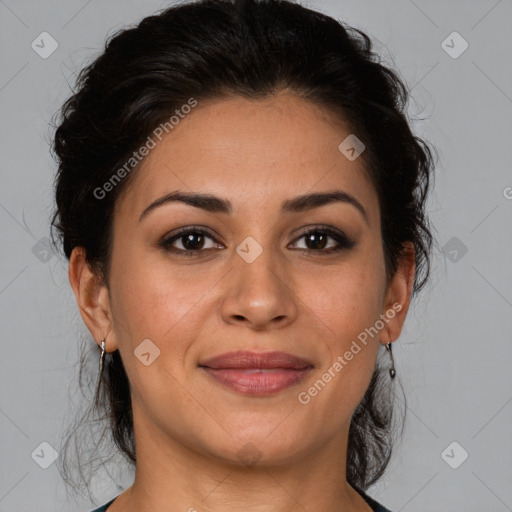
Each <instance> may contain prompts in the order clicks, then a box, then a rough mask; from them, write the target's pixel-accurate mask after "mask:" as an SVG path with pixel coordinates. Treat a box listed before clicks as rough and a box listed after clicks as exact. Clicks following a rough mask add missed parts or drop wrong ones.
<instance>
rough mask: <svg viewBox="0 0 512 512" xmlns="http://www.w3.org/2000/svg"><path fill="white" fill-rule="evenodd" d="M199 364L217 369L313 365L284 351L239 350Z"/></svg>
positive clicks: (286, 367) (289, 367)
mask: <svg viewBox="0 0 512 512" xmlns="http://www.w3.org/2000/svg"><path fill="white" fill-rule="evenodd" d="M199 366H206V367H208V368H213V369H217V370H218V369H221V368H223V369H229V368H233V369H235V368H236V369H254V368H257V369H275V368H283V369H291V370H304V369H306V368H310V367H312V366H313V365H312V364H311V363H310V362H309V361H307V360H305V359H302V358H300V357H297V356H294V355H292V354H288V353H286V352H248V351H242V350H239V351H236V352H227V353H225V354H220V355H218V356H215V357H212V358H210V359H207V360H206V361H204V362H202V363H199Z"/></svg>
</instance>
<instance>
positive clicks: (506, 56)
mask: <svg viewBox="0 0 512 512" xmlns="http://www.w3.org/2000/svg"><path fill="white" fill-rule="evenodd" d="M166 5H169V3H167V2H159V1H142V0H139V1H135V0H131V1H126V0H124V1H121V0H115V1H114V0H111V1H109V2H100V1H99V0H90V1H84V0H68V1H66V2H64V1H47V0H46V1H39V2H36V1H26V0H25V1H24V0H0V41H1V54H0V105H1V112H2V116H1V119H0V141H1V147H2V152H1V155H2V159H1V166H0V168H1V172H2V180H1V184H2V185H1V193H0V227H1V235H2V244H1V249H0V259H1V269H0V315H1V335H2V356H1V360H0V371H1V374H0V375H1V377H0V378H1V385H0V433H1V436H0V460H1V462H0V512H11V511H13V512H14V511H16V512H28V511H31V512H33V511H35V510H37V511H38V512H44V511H66V512H72V511H77V512H78V511H85V510H87V509H88V508H90V507H91V505H90V503H88V502H86V501H83V502H81V503H78V504H75V503H70V502H69V501H68V500H67V498H66V494H65V491H64V486H63V483H62V481H61V479H60V476H59V473H58V471H57V469H56V467H55V464H52V465H50V466H49V467H48V468H47V469H43V468H41V467H40V466H39V465H38V464H36V462H35V460H33V458H32V457H31V454H32V453H33V452H34V450H36V449H38V447H39V445H40V443H41V442H44V441H46V442H48V443H49V444H50V445H52V446H54V447H58V446H59V439H60V436H61V433H62V429H63V428H64V427H65V425H66V424H67V423H66V421H67V419H66V415H67V414H68V409H69V406H68V389H69V387H70V383H72V382H73V381H74V380H76V366H75V363H76V359H77V347H78V339H79V336H80V333H83V331H84V327H83V326H82V325H81V320H80V319H79V316H78V313H77V309H76V305H75V302H74V296H73V295H72V293H71V290H70V287H69V284H68V281H67V262H65V261H64V260H63V258H60V257H58V256H56V255H53V254H52V253H48V252H47V249H46V248H45V240H44V238H45V237H47V236H48V229H49V216H50V212H51V208H52V188H51V187H52V179H53V175H54V172H55V164H54V163H53V161H52V159H51V157H50V155H49V151H48V142H49V140H50V137H51V129H50V127H49V121H50V118H51V115H52V114H53V113H54V112H55V111H56V110H57V109H58V108H59V106H60V105H61V103H62V102H63V100H64V99H65V98H67V97H68V95H69V85H68V84H72V83H73V80H74V73H75V72H76V70H77V69H79V68H80V67H81V66H82V65H83V64H84V62H85V59H90V58H91V57H92V56H94V55H95V54H96V53H97V51H98V50H100V49H101V47H102V45H103V43H104V40H105V37H106V35H107V34H110V33H112V32H113V31H114V30H116V29H118V28H121V27H122V26H124V25H126V24H133V23H136V22H138V21H139V20H140V19H141V18H142V17H143V16H145V15H148V14H150V13H152V12H154V11H155V10H158V9H160V8H163V7H165V6H166ZM307 5H308V6H310V7H312V8H315V9H318V10H320V11H322V12H325V13H327V14H330V15H333V16H335V17H337V18H339V19H342V20H344V21H346V22H347V23H349V24H351V25H353V26H355V27H357V28H361V29H362V30H364V31H366V32H367V33H368V34H369V35H370V36H371V37H373V38H374V39H375V41H376V44H377V47H376V49H377V50H378V51H379V52H381V53H382V54H383V56H384V58H385V61H386V62H387V63H388V64H392V65H393V62H394V65H395V66H396V67H397V68H398V69H399V72H400V73H401V75H402V76H403V78H404V79H405V80H406V82H407V84H408V86H409V88H410V89H411V90H412V94H413V102H412V103H411V106H410V114H411V116H413V117H416V118H426V119H425V120H424V121H421V122H414V123H413V126H414V129H415V131H416V133H418V134H419V135H420V136H423V137H425V138H426V139H427V140H429V141H431V142H432V143H433V144H434V145H435V146H436V147H437V148H438V151H439V157H440V160H439V163H438V166H437V177H436V181H435V191H434V193H433V194H432V196H431V198H430V203H429V211H430V215H431V219H432V221H433V224H434V226H435V228H436V231H437V238H438V241H439V245H440V248H441V249H442V250H441V251H439V252H438V253H437V254H436V257H435V260H434V269H433V276H432V278H433V279H432V284H431V286H430V287H429V288H428V289H426V290H425V291H424V293H423V295H422V296H421V297H420V298H419V300H417V301H415V303H414V304H413V307H412V308H411V310H410V313H409V318H408V320H407V324H406V328H405V330H404V332H403V333H402V336H401V338H400V339H399V340H398V342H397V343H395V344H394V345H393V347H394V355H395V361H396V366H397V370H398V375H399V377H400V379H401V383H402V385H403V387H404V389H405V392H406V396H407V401H408V406H409V410H408V416H407V420H406V428H405V433H404V437H403V441H402V443H401V444H400V445H398V446H397V448H396V451H395V453H394V456H393V459H392V463H391V465H390V467H389V469H388V472H387V473H386V475H385V477H384V478H383V479H382V481H381V482H380V483H378V484H377V485H376V486H374V487H373V488H372V489H370V491H369V494H371V495H373V496H374V497H376V498H377V499H378V500H379V501H381V502H382V503H383V504H385V505H386V506H387V507H389V508H390V509H392V510H393V512H397V511H402V510H403V511H404V512H413V511H414V512H426V511H429V512H432V511H443V512H451V511H453V512H455V511H457V512H461V511H464V512H477V511H478V512H481V511H484V510H485V511H486V512H505V511H506V510H510V511H512V485H510V484H511V482H512V442H511V438H510V435H511V422H512V404H511V401H512V372H511V371H510V361H511V360H512V322H510V319H511V318H512V315H511V313H512V284H511V283H512V265H511V263H512V258H511V256H512V236H511V219H512V188H510V187H512V173H511V164H512V152H511V149H510V148H511V141H510V138H511V135H512V115H511V114H512V67H511V65H510V63H511V54H512V52H511V43H512V2H511V1H510V0H500V1H496V0H482V1H467V0H466V1H453V0H452V1H449V2H447V1H429V2H427V1H426V0H415V1H412V0H393V1H389V0H388V1H386V2H379V1H377V0H364V1H356V0H344V1H336V0H331V1H322V0H317V1H310V2H309V3H308V4H307ZM43 31H46V32H48V33H50V34H51V35H52V37H53V38H55V40H56V41H57V42H58V45H59V46H58V48H57V50H56V51H55V52H54V53H53V54H52V55H51V56H50V57H49V58H47V59H43V58H41V57H40V56H39V55H38V54H37V53H36V52H35V51H34V50H33V49H32V48H31V43H32V41H33V40H35V39H36V38H37V36H38V35H39V34H40V33H41V32H43ZM453 31H457V32H458V33H460V34H461V36H462V37H463V38H464V39H465V40H466V41H467V42H468V44H469V47H468V49H467V50H466V51H465V52H464V53H463V54H462V55H460V56H459V57H458V58H452V57H451V56H450V55H448V54H447V53H446V51H445V50H444V49H443V47H442V42H443V41H444V40H445V39H446V38H447V36H448V35H449V34H451V33H452V32H453ZM445 44H449V45H450V46H453V48H452V50H451V51H457V50H458V49H459V48H461V46H460V42H459V41H457V40H454V42H453V43H452V42H451V40H450V39H448V40H447V43H445ZM46 48H48V46H46ZM507 187H509V188H507ZM465 248H466V249H467V252H466V253H464V251H465V250H466V249H465ZM48 258H49V259H48ZM46 260H48V261H46ZM91 343H92V341H91ZM454 441H455V442H457V443H458V445H456V447H455V448H454V450H453V451H451V450H450V449H449V450H448V451H447V452H445V449H446V448H447V447H448V446H449V445H450V444H451V443H452V442H454ZM459 445H460V447H459ZM463 449H464V450H466V451H467V452H468V454H469V457H468V458H467V460H466V461H465V462H463V463H462V464H461V465H460V466H459V467H458V468H457V469H453V468H452V467H450V466H449V465H448V463H447V462H446V461H449V462H451V463H452V465H457V464H459V463H460V461H461V454H462V453H463V452H462V450H463ZM36 451H37V450H36ZM39 451H40V448H39ZM443 453H444V454H445V455H444V456H442V454H443ZM130 483H131V479H130V478H127V480H126V481H124V482H119V481H117V484H121V487H124V486H125V485H129V484H130ZM97 489H98V494H97V496H98V500H99V501H100V502H103V501H106V500H107V499H108V498H110V497H111V496H114V495H115V494H117V493H118V492H119V491H118V488H116V485H115V483H114V482H112V481H111V480H109V479H108V478H107V479H104V480H100V479H99V480H98V481H97Z"/></svg>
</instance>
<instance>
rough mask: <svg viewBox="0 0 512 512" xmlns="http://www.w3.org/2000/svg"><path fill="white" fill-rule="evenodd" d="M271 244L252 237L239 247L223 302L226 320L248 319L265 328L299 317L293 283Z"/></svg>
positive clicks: (267, 238) (268, 240)
mask: <svg viewBox="0 0 512 512" xmlns="http://www.w3.org/2000/svg"><path fill="white" fill-rule="evenodd" d="M270 243H271V242H270V237H268V236H267V237H266V238H265V242H264V243H263V244H260V243H259V242H258V241H257V240H256V239H255V238H253V237H251V236H249V237H247V238H246V239H244V240H242V242H241V243H240V244H239V245H238V246H237V248H236V254H233V268H232V271H231V272H230V274H231V277H230V279H229V286H228V289H227V290H226V296H225V297H224V302H223V316H224V318H225V320H226V321H228V322H231V321H233V320H234V319H236V320H245V321H247V322H249V323H250V324H252V325H253V327H256V326H259V327H262V326H263V325H265V324H267V323H269V322H276V321H278V320H279V321H280V322H281V323H288V322H289V321H292V320H293V319H294V318H295V316H296V304H295V300H294V295H293V293H292V290H291V286H290V285H291V283H287V282H286V281H287V275H286V268H285V266H284V265H283V264H281V263H282V262H281V260H280V258H279V256H278V255H276V253H275V251H274V249H273V248H272V247H271V245H270Z"/></svg>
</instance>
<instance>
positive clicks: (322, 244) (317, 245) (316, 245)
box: [307, 233, 327, 249]
mask: <svg viewBox="0 0 512 512" xmlns="http://www.w3.org/2000/svg"><path fill="white" fill-rule="evenodd" d="M315 238H319V239H321V240H320V241H315ZM326 238H327V237H326V236H325V235H323V234H321V233H311V234H310V235H309V236H308V238H307V240H308V241H309V242H310V244H311V245H312V247H310V249H323V248H324V247H325V242H326Z"/></svg>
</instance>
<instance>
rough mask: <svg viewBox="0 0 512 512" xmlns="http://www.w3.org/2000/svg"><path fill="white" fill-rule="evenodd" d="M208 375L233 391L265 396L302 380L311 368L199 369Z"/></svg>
mask: <svg viewBox="0 0 512 512" xmlns="http://www.w3.org/2000/svg"><path fill="white" fill-rule="evenodd" d="M201 368H202V369H203V370H204V371H205V372H206V373H208V375H210V376H212V377H213V378H214V379H215V380H217V381H218V382H220V383H221V384H223V385H224V386H226V387H227V388H229V389H232V390H233V391H238V392H240V393H245V394H247V395H267V394H271V393H277V392H278V391H282V390H283V389H286V388H288V387H290V386H293V385H294V384H297V383H298V382H300V381H301V380H303V379H304V377H305V376H306V374H307V373H308V372H309V370H311V368H304V369H303V370H293V369H286V368H276V369H267V370H265V369H256V368H254V369H243V368H242V369H240V368H236V369H235V368H220V369H214V368H208V367H205V366H203V367H201Z"/></svg>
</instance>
